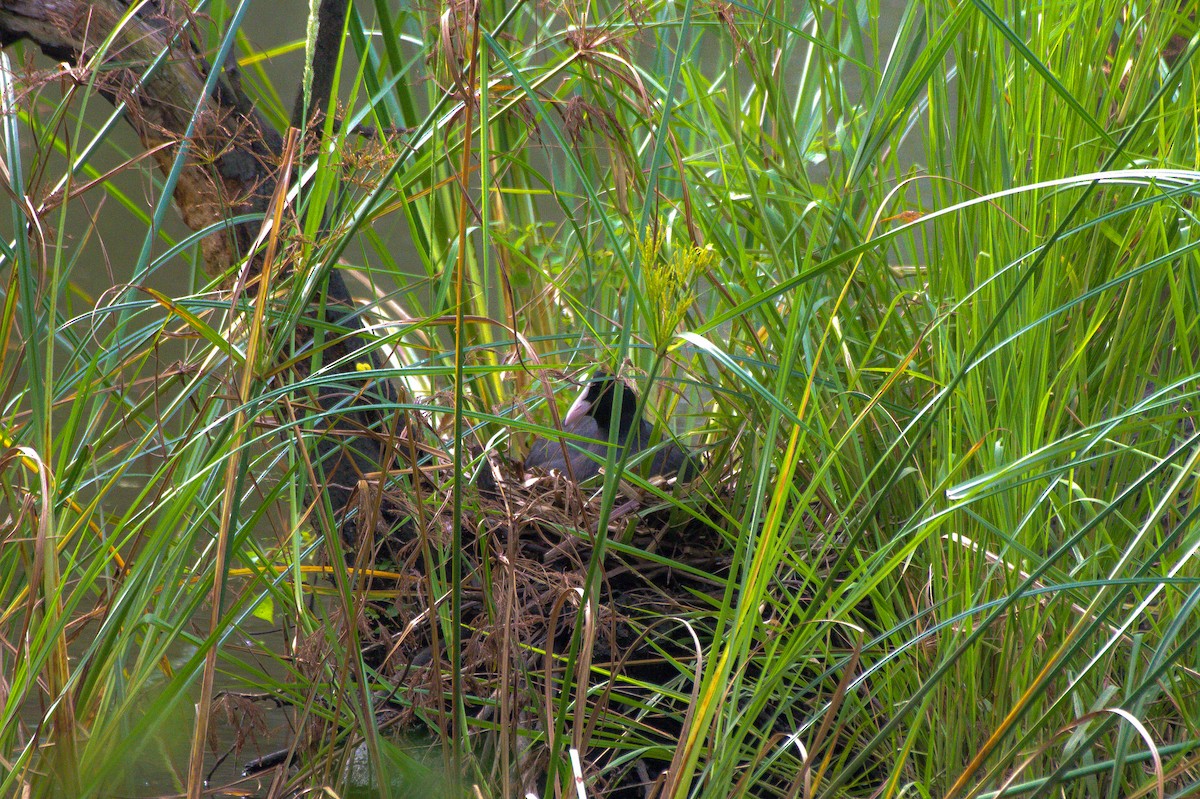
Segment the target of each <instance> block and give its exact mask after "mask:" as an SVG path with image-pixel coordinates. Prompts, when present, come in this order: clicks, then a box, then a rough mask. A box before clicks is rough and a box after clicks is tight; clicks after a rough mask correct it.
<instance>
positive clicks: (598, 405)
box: [525, 369, 698, 481]
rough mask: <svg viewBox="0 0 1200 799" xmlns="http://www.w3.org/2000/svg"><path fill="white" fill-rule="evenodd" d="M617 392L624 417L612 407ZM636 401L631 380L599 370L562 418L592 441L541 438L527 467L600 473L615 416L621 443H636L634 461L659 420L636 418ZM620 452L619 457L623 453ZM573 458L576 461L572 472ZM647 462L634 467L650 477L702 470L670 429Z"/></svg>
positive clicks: (567, 429) (583, 475)
mask: <svg viewBox="0 0 1200 799" xmlns="http://www.w3.org/2000/svg"><path fill="white" fill-rule="evenodd" d="M618 396H619V397H620V406H621V407H620V417H619V418H618V419H615V420H614V418H613V416H614V414H613V411H614V410H615V408H616V405H617V398H618ZM637 404H638V397H637V394H636V393H635V392H634V390H633V388H632V387H630V385H629V384H628V383H626V382H625V381H624V380H621V379H620V378H618V377H615V376H613V375H612V374H610V373H609V372H607V371H605V370H603V369H602V370H600V371H598V372H596V374H595V375H594V376H593V377H592V379H591V380H589V381H588V382H587V384H586V385H585V386H584V387H583V391H582V392H581V393H580V394H579V398H578V399H576V400H575V403H574V404H573V405H571V408H570V410H568V411H567V415H566V416H564V417H563V420H562V429H563V432H564V433H570V434H571V435H575V436H581V437H583V438H587V439H591V440H590V441H575V440H566V441H563V442H560V441H557V440H550V439H545V438H539V439H537V440H536V441H534V442H533V446H532V447H531V448H530V450H529V457H527V458H526V459H525V467H526V468H531V467H537V468H541V469H547V470H549V469H557V470H558V471H560V472H562V473H563V474H573V475H574V476H575V479H576V480H580V481H583V480H586V479H588V478H589V477H592V476H594V475H596V474H598V473H599V472H600V467H601V466H602V465H603V463H604V460H605V458H606V457H607V456H608V441H609V432H610V430H611V429H612V424H613V422H614V421H616V422H617V425H618V426H617V442H618V443H620V444H623V445H627V446H630V447H632V451H631V452H630V453H629V461H630V462H632V461H633V460H634V459H635V458H636V456H637V454H638V453H639V452H641V451H642V450H645V449H647V448H648V447H650V445H651V441H652V440H653V439H652V437H653V433H654V425H652V424H650V423H649V422H648V421H646V420H645V419H644V418H638V417H637ZM564 444H565V449H566V452H565V455H566V457H565V458H564V451H563V450H564ZM617 457H618V458H620V453H618V454H617ZM568 458H569V459H570V463H571V469H570V471H569V472H568V470H567V459H568ZM646 466H647V464H646V463H645V462H644V461H643V462H642V463H640V464H638V465H637V466H636V467H634V469H633V471H635V472H637V473H639V474H644V475H647V476H649V477H655V476H659V475H661V476H664V477H670V476H674V475H676V474H678V475H679V477H680V479H684V480H686V479H689V478H691V477H694V476H695V475H696V473H697V471H698V469H697V467H696V462H695V460H694V459H693V458H692V457H690V456H689V455H688V454H687V453H686V452H685V451H684V450H683V449H681V448H680V447H679V446H678V445H677V444H676V443H675V442H674V441H672V440H671V437H670V433H669V432H666V431H664V433H663V434H662V435H661V436H659V440H658V441H657V442H656V443H655V449H654V454H653V456H652V457H651V459H650V463H649V464H648V466H649V470H648V471H647V470H646Z"/></svg>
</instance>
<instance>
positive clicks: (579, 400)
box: [562, 386, 592, 427]
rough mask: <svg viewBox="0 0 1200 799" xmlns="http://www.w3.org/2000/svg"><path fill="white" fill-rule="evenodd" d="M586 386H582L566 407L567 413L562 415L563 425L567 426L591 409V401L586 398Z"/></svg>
mask: <svg viewBox="0 0 1200 799" xmlns="http://www.w3.org/2000/svg"><path fill="white" fill-rule="evenodd" d="M588 388H589V387H588V386H584V387H583V390H582V391H580V392H579V396H578V397H576V398H575V401H574V402H573V403H571V407H570V408H567V415H566V416H564V417H563V420H562V423H563V427H569V426H570V425H573V424H575V423H576V422H578V421H579V420H580V419H582V418H583V417H585V416H587V415H588V411H590V410H591V409H592V403H591V401H590V400H588V398H587V395H588Z"/></svg>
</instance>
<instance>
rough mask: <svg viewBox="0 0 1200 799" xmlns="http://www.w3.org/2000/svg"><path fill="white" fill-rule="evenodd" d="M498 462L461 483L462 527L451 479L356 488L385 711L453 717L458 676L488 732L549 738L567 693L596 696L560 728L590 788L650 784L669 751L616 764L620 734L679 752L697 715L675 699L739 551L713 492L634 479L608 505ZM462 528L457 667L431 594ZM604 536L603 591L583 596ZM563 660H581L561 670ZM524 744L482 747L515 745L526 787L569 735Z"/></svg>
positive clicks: (369, 640)
mask: <svg viewBox="0 0 1200 799" xmlns="http://www.w3.org/2000/svg"><path fill="white" fill-rule="evenodd" d="M492 465H493V466H495V464H492ZM486 468H487V466H486V465H485V469H486ZM493 476H494V477H498V478H499V479H492V480H484V481H480V482H481V483H482V484H483V485H475V484H472V485H470V486H466V487H464V501H463V507H464V513H463V518H462V525H461V535H459V536H457V537H456V536H455V535H454V527H453V515H452V512H451V509H452V508H453V502H452V489H453V486H452V485H450V484H441V485H438V484H436V483H434V482H432V481H431V480H429V479H426V480H424V481H419V482H420V486H421V489H422V490H412V491H411V493H407V492H406V493H396V492H384V493H383V494H381V495H379V494H377V495H374V496H372V493H371V492H361V491H360V493H359V500H358V505H357V511H356V512H355V513H351V514H348V515H347V525H346V529H344V530H343V538H344V539H345V540H347V541H350V542H353V550H354V551H353V560H354V566H355V568H356V570H357V574H358V575H360V578H361V582H360V587H362V588H365V589H366V590H367V596H368V597H369V600H368V603H367V605H366V607H365V609H364V612H362V613H360V614H359V615H358V617H357V618H356V619H355V620H354V622H353V623H355V624H357V625H358V633H359V637H360V640H361V641H362V643H363V650H364V657H365V659H366V660H367V662H368V663H369V664H370V665H371V666H372V667H373V668H375V669H376V670H377V672H378V673H379V674H380V675H381V676H382V677H383V678H384V679H385V680H387V681H388V682H390V683H391V684H392V685H394V686H396V688H395V690H393V691H392V694H391V695H390V696H389V697H388V699H389V702H388V703H387V705H388V711H387V712H388V713H389V714H391V717H390V718H389V723H391V724H395V725H397V726H399V727H400V728H402V729H407V730H409V731H421V730H422V729H437V728H441V729H448V727H446V726H445V725H446V723H447V720H448V719H450V718H452V708H451V707H450V701H451V699H450V697H451V695H452V693H451V690H450V688H451V682H452V675H454V674H455V672H457V674H458V679H459V681H460V686H461V690H462V692H463V693H464V694H465V695H466V696H468V697H469V700H468V707H467V711H468V714H470V715H473V716H474V718H475V719H476V720H478V721H479V722H481V723H480V724H479V725H478V727H479V728H480V729H483V728H488V727H490V728H493V729H503V730H516V729H522V730H525V731H526V732H527V733H528V732H529V731H531V730H532V731H533V732H535V733H543V734H545V733H546V731H547V725H549V724H552V722H550V721H549V720H550V719H552V718H553V715H554V713H555V712H556V707H555V705H556V703H557V702H558V701H559V698H560V697H561V695H562V692H563V690H566V691H568V692H569V693H570V695H571V698H572V699H573V700H575V699H579V698H581V697H584V696H585V695H586V697H587V699H586V705H585V707H583V708H581V709H580V710H578V711H577V712H576V714H575V717H576V722H577V724H576V726H575V727H574V728H569V729H567V730H566V732H565V734H566V735H567V736H568V737H569V739H570V743H571V744H572V745H574V746H576V747H578V748H579V749H580V750H581V751H582V752H583V754H584V759H585V762H586V764H587V767H586V770H587V771H589V772H590V773H589V774H587V776H588V778H589V780H590V782H591V785H590V788H589V792H590V794H591V795H630V796H641V795H644V793H645V791H646V788H647V786H646V783H648V782H649V781H652V780H653V779H654V777H655V776H656V775H657V774H658V773H660V772H661V771H662V769H663V768H664V767H665V765H666V763H665V762H657V763H656V762H653V758H652V757H651V756H649V755H645V756H642V757H637V758H633V759H629V758H626V759H624V760H623V761H622V763H623V765H622V766H621V767H615V766H614V765H613V758H612V756H611V755H612V749H611V748H610V744H612V745H620V743H621V742H619V741H618V740H617V739H618V737H620V734H621V733H628V732H630V731H633V732H634V733H635V735H636V738H637V739H638V740H639V741H641V742H642V745H643V746H645V748H647V749H648V750H649V749H657V751H659V752H661V753H663V755H664V756H665V757H668V758H669V756H670V752H672V751H673V749H674V747H675V745H676V742H677V734H678V724H677V722H673V721H671V720H672V719H678V718H682V717H683V716H684V715H685V707H684V706H685V705H686V702H680V701H679V700H678V697H679V696H687V695H688V694H689V693H690V691H691V686H692V681H693V679H694V677H695V675H694V674H693V673H692V671H693V670H694V669H695V668H696V663H697V662H698V653H697V652H696V651H695V649H696V643H695V638H694V637H693V633H694V632H695V630H696V628H697V626H700V625H703V624H704V620H705V619H707V618H708V617H709V616H710V615H711V611H712V609H713V608H714V607H716V606H717V605H719V602H720V592H721V591H723V590H724V584H723V577H724V575H725V574H726V573H727V571H728V567H729V562H730V547H729V546H728V545H727V544H726V542H725V541H724V539H723V537H722V536H721V534H720V533H719V531H718V529H717V528H716V526H715V525H714V524H712V523H710V522H709V520H708V519H707V517H706V516H705V515H704V513H703V508H702V506H701V505H699V504H698V503H697V500H696V497H698V496H701V492H696V491H693V492H690V494H689V497H688V502H687V503H686V504H685V503H681V502H679V501H678V500H677V501H675V502H667V501H664V500H663V499H662V497H661V496H658V495H656V494H655V493H654V492H642V491H639V490H637V489H636V488H634V487H633V486H631V485H628V484H626V483H625V482H624V481H622V483H621V485H620V493H619V495H618V497H617V499H616V501H615V502H614V503H613V507H612V509H611V511H610V512H609V513H608V514H607V516H605V515H604V514H602V512H601V509H602V502H601V497H600V493H601V492H600V489H599V488H598V487H597V488H593V489H587V488H584V489H581V488H580V487H579V486H577V485H575V484H573V483H571V482H569V481H567V480H566V479H565V478H563V477H562V476H560V475H557V474H549V475H545V474H531V475H526V474H522V473H518V472H517V471H516V470H514V469H511V468H505V467H500V468H498V469H497V471H496V472H494V473H493ZM597 483H598V481H597ZM659 485H660V487H661V490H663V491H664V492H667V493H669V492H670V491H671V490H672V487H671V486H669V485H663V484H659ZM414 489H415V486H414ZM679 493H682V491H680V492H679ZM679 493H677V495H676V496H678V495H679ZM602 519H606V530H605V535H604V536H600V535H599V532H600V524H601V521H602ZM456 538H457V542H458V546H459V547H460V549H459V552H460V554H461V562H460V569H461V575H462V580H461V586H462V589H461V594H460V596H461V619H462V625H461V628H460V647H461V653H460V655H459V662H458V664H452V663H451V662H450V656H449V652H450V646H449V642H448V641H446V640H445V638H446V635H445V633H444V630H445V626H444V625H443V624H438V623H436V622H437V613H436V610H441V611H443V612H447V611H448V607H449V606H448V604H446V603H449V601H450V598H449V596H448V595H446V594H445V592H443V594H442V595H440V596H438V595H436V594H437V593H438V591H439V588H438V587H437V586H442V585H448V584H449V582H450V581H449V576H450V568H451V567H450V560H451V558H450V553H451V551H452V549H453V547H454V545H455V541H456ZM601 541H603V546H604V555H603V559H602V562H600V563H599V566H600V568H596V569H595V570H594V572H595V573H594V575H593V578H592V579H593V580H594V582H595V588H594V593H593V596H594V597H595V601H594V602H590V603H585V602H584V597H585V595H586V593H587V592H586V587H587V584H588V574H589V569H590V568H592V564H593V561H594V560H595V556H596V547H597V546H600V545H601ZM585 605H586V607H585ZM685 622H686V624H685ZM568 653H573V655H574V659H573V661H569V659H568ZM568 662H573V663H574V664H575V666H574V671H573V672H572V673H571V674H564V671H565V670H566V668H567V665H566V664H567V663H568ZM647 685H653V686H673V688H674V690H664V691H656V690H654V689H650V688H646V687H645V686H647ZM564 686H565V687H564ZM673 697H674V698H673ZM649 708H653V709H654V711H653V712H651V711H649V710H648V709H649ZM493 737H495V738H499V737H501V736H499V735H494V736H493ZM515 740H516V738H515V737H514V738H513V739H511V740H510V741H509V742H508V744H503V743H502V742H500V741H498V740H493V741H491V742H488V741H482V743H483V747H482V748H483V750H485V751H486V750H487V749H489V748H490V749H492V750H493V756H492V757H490V758H489V757H488V756H487V755H486V754H485V755H484V759H485V760H488V759H491V760H493V761H494V760H499V759H502V758H504V757H505V756H506V754H505V751H501V750H506V752H507V756H509V757H510V758H511V756H513V755H515V756H516V760H517V767H518V771H519V772H520V775H519V779H520V781H521V783H522V784H523V785H524V786H526V787H528V788H534V787H535V786H536V789H537V790H538V791H539V792H540V785H539V784H538V783H539V780H540V779H544V777H543V775H544V773H545V768H546V758H547V757H549V756H551V754H550V753H552V752H556V753H557V755H562V756H565V751H566V747H565V746H561V745H556V746H553V747H548V746H546V744H545V742H544V741H543V742H542V743H540V744H538V745H530V744H528V741H529V740H530V738H529V736H528V735H525V736H524V737H522V738H521V741H523V742H522V743H514V741H515ZM602 742H607V743H602ZM476 751H479V750H478V749H477V750H476ZM557 755H556V756H557Z"/></svg>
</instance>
